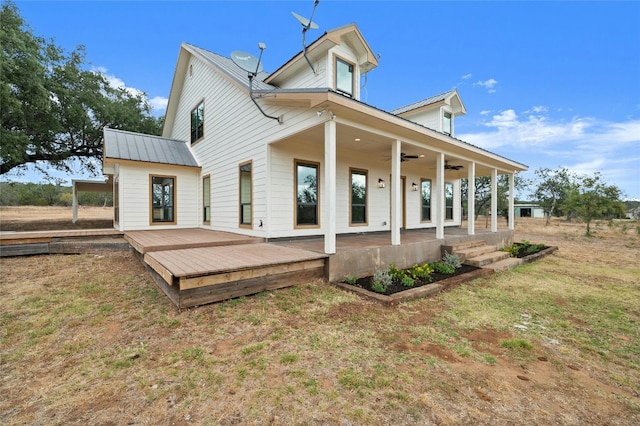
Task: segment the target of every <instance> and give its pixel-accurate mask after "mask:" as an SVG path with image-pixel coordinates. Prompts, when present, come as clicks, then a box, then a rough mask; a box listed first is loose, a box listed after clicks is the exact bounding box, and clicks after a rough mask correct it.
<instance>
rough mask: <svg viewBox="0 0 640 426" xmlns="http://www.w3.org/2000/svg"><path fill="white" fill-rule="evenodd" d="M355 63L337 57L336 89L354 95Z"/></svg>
mask: <svg viewBox="0 0 640 426" xmlns="http://www.w3.org/2000/svg"><path fill="white" fill-rule="evenodd" d="M353 69H354V66H353V64H350V63H349V62H346V61H344V60H342V59H340V58H336V90H337V91H338V92H340V93H344V94H345V95H349V96H353V81H354V79H353Z"/></svg>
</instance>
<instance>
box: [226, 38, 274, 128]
mask: <svg viewBox="0 0 640 426" xmlns="http://www.w3.org/2000/svg"><path fill="white" fill-rule="evenodd" d="M258 48H259V49H260V56H259V57H258V58H256V57H255V56H253V55H252V54H251V53H247V52H243V51H240V50H234V51H233V52H231V60H232V61H233V63H234V64H236V65H237V66H239V67H240V68H242V69H243V70H245V71H246V72H247V73H248V77H249V97H250V98H251V100H252V101H253V103H254V104H256V106H257V107H258V109H259V110H260V112H261V113H262V115H264V116H265V117H267V118H271V119H273V120H278V124H282V116H279V117H274V116H271V115H268V114H267V113H266V112H264V110H263V109H262V108H261V107H260V105H259V104H258V102H257V101H256V98H255V97H254V96H253V79H254V78H255V76H256V75H258V74H259V73H261V72H262V62H261V60H262V53H263V52H264V49H266V48H267V45H266V44H264V43H258Z"/></svg>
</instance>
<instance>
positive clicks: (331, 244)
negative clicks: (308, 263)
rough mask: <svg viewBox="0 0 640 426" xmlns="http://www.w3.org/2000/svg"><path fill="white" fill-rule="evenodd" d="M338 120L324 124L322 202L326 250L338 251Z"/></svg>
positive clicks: (328, 251)
mask: <svg viewBox="0 0 640 426" xmlns="http://www.w3.org/2000/svg"><path fill="white" fill-rule="evenodd" d="M336 144H337V142H336V122H335V121H333V120H330V121H327V122H326V123H325V125H324V176H325V178H324V181H325V184H324V192H325V194H324V202H323V203H322V205H323V207H322V211H323V215H322V227H323V228H324V252H325V253H326V254H333V253H335V252H336V193H337V190H336V181H337V179H336V168H337V167H336Z"/></svg>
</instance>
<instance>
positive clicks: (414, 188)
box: [411, 182, 418, 191]
mask: <svg viewBox="0 0 640 426" xmlns="http://www.w3.org/2000/svg"><path fill="white" fill-rule="evenodd" d="M411 190H412V191H417V190H418V184H417V183H415V182H413V183H412V184H411Z"/></svg>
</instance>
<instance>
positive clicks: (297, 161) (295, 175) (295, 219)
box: [293, 158, 322, 229]
mask: <svg viewBox="0 0 640 426" xmlns="http://www.w3.org/2000/svg"><path fill="white" fill-rule="evenodd" d="M300 164H301V165H305V166H314V167H315V168H316V191H317V194H316V222H317V223H316V224H312V225H306V224H303V225H300V224H298V165H300ZM320 182H321V181H320V163H318V162H316V161H307V160H300V159H297V158H294V159H293V185H294V186H293V229H310V228H320V216H321V214H320V212H321V211H322V210H321V208H320Z"/></svg>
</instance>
